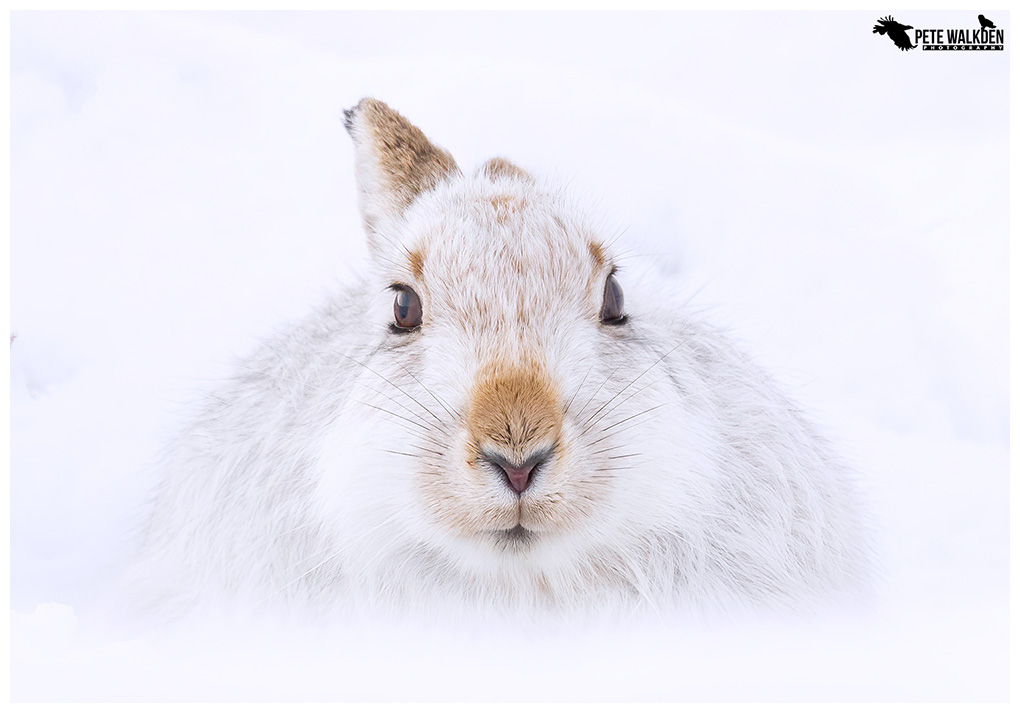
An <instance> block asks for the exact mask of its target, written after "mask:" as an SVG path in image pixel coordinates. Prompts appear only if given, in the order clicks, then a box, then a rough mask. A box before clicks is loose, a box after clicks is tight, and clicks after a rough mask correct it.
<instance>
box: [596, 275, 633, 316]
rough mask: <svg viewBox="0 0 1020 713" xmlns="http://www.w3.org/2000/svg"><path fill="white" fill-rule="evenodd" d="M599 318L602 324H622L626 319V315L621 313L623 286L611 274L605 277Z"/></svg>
mask: <svg viewBox="0 0 1020 713" xmlns="http://www.w3.org/2000/svg"><path fill="white" fill-rule="evenodd" d="M599 319H601V320H602V324H623V323H624V322H626V321H627V316H626V315H625V314H624V313H623V288H621V287H620V283H619V282H617V281H616V278H615V277H613V276H612V275H610V276H609V277H608V278H607V279H606V288H605V290H604V291H603V293H602V313H601V314H600V315H599Z"/></svg>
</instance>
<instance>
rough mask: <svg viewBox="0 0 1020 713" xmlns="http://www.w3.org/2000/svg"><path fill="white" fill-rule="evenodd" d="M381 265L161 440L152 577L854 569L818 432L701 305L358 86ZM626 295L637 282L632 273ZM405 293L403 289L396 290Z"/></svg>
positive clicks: (364, 585)
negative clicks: (663, 288) (637, 273)
mask: <svg viewBox="0 0 1020 713" xmlns="http://www.w3.org/2000/svg"><path fill="white" fill-rule="evenodd" d="M349 128H350V130H351V133H352V136H353V137H354V139H355V146H356V151H357V159H358V179H359V185H360V187H361V190H362V210H363V214H364V217H365V224H366V228H367V230H368V234H369V244H370V247H371V249H372V253H373V258H374V263H375V272H374V273H373V274H372V275H371V276H370V278H369V279H368V280H367V281H366V282H365V283H364V284H362V285H359V286H358V287H356V288H354V289H352V290H351V291H350V292H349V293H347V294H346V295H345V296H343V297H341V298H340V299H338V300H336V301H334V302H331V303H329V304H328V305H326V306H325V307H324V308H323V309H322V310H320V311H319V312H318V313H317V314H315V315H313V316H312V317H311V318H310V319H309V320H307V321H306V322H305V323H303V324H301V325H299V326H298V327H296V328H294V329H292V330H291V331H290V332H288V333H286V334H284V335H283V336H280V337H278V338H276V339H275V340H273V341H271V342H269V343H267V344H266V345H265V346H264V347H263V349H262V350H261V351H260V352H259V353H258V354H256V355H255V356H254V357H253V358H251V359H249V360H248V361H246V362H244V363H243V364H242V365H241V367H240V369H239V373H238V375H237V376H236V377H235V378H234V379H233V380H232V381H231V382H230V383H229V384H228V385H227V386H226V387H225V388H223V389H221V390H220V391H218V392H216V393H215V394H213V395H212V396H211V397H210V398H209V399H208V400H207V402H206V403H205V405H204V406H203V408H202V409H201V411H200V413H199V415H198V417H197V418H196V419H195V420H194V421H193V423H192V424H191V425H190V426H189V427H188V428H187V429H186V430H185V431H184V433H183V434H182V435H181V436H180V437H179V439H178V440H177V441H176V442H175V444H173V445H172V447H171V449H170V451H169V454H168V457H167V459H166V462H165V464H164V473H165V476H164V480H163V483H162V485H161V487H160V490H159V492H158V494H157V496H156V499H155V503H154V509H153V515H152V517H151V520H150V522H149V524H148V526H147V528H146V533H145V541H144V544H143V548H142V553H141V556H140V559H139V563H138V565H137V567H136V568H135V575H136V577H137V579H138V581H139V582H141V583H143V584H144V586H145V588H146V590H147V591H148V592H150V593H152V595H153V597H154V598H153V599H152V600H151V601H152V604H154V605H158V606H163V607H165V606H174V605H179V606H180V607H182V608H188V607H190V606H193V605H195V604H196V603H198V602H201V601H212V600H222V599H223V598H224V597H226V598H228V599H231V600H235V601H236V600H240V599H243V600H249V601H255V602H272V601H293V600H301V601H302V602H305V603H308V604H311V605H313V606H315V607H329V606H332V605H334V604H337V603H343V602H376V603H378V602H384V603H387V604H394V605H399V606H404V607H408V606H410V607H413V606H416V605H420V604H425V603H429V602H433V601H436V600H443V601H447V602H449V601H455V602H461V603H463V604H465V605H470V606H487V605H492V606H496V607H500V608H507V607H511V608H514V607H523V608H534V607H540V608H568V609H585V608H590V607H596V606H599V605H607V604H608V605H617V604H626V605H630V604H650V605H652V606H669V605H673V604H680V605H686V604H692V603H694V604H700V603H705V602H720V603H754V602H763V603H773V602H785V603H790V602H799V601H805V600H809V599H816V598H817V597H818V596H820V595H826V594H830V593H833V592H836V591H845V590H847V589H852V588H854V587H855V586H856V585H857V583H858V582H859V580H860V577H861V575H862V573H863V570H864V564H865V563H864V555H863V553H864V549H865V548H864V544H863V538H862V533H861V523H860V514H859V512H858V506H857V502H856V499H855V495H854V493H853V488H852V486H851V484H850V483H849V481H848V479H847V476H846V474H845V472H844V471H843V469H842V468H841V467H840V465H839V464H838V463H837V462H836V461H835V460H834V459H833V457H832V455H831V454H830V453H829V450H828V448H827V446H826V445H825V443H824V442H823V441H822V440H821V439H820V438H819V437H818V436H817V435H816V434H815V433H814V431H813V430H812V429H811V427H810V426H809V425H808V424H807V423H806V422H805V421H804V419H803V418H802V417H801V416H800V415H799V413H798V412H797V410H796V409H795V408H794V407H793V406H792V405H791V404H790V403H789V402H787V401H786V399H785V398H784V397H783V396H782V395H781V394H780V393H779V392H778V391H777V389H776V388H775V387H774V386H773V384H772V383H771V381H770V380H769V379H768V378H767V377H765V376H764V375H762V374H761V373H760V372H759V371H758V370H757V369H756V368H755V367H753V366H752V365H750V364H749V363H748V362H747V361H746V360H745V359H744V358H743V357H742V356H741V355H740V354H739V353H738V352H737V351H735V350H734V349H733V347H732V346H731V345H730V344H729V343H728V342H727V341H726V340H725V339H724V338H722V337H721V336H719V335H718V334H717V333H716V332H714V331H713V330H711V329H708V328H706V327H704V326H702V325H700V324H699V323H698V322H697V321H696V320H695V319H693V318H691V317H690V315H688V314H686V313H684V311H683V309H682V308H681V307H680V306H678V305H674V304H672V303H671V301H670V300H669V299H668V297H664V296H663V295H662V294H660V293H656V292H654V291H650V292H648V293H647V294H643V293H642V291H641V287H640V285H636V284H633V282H631V281H628V280H627V279H625V276H621V278H620V281H619V283H618V282H617V280H616V278H615V277H613V274H614V272H615V271H616V267H617V266H616V264H615V263H614V261H613V258H612V256H611V255H610V253H609V250H608V248H607V247H606V246H605V245H604V244H603V243H602V241H601V240H600V239H599V236H598V233H597V232H596V231H594V230H593V229H592V228H591V226H589V225H587V224H586V223H585V222H584V220H583V219H582V218H581V217H579V216H578V215H577V213H576V210H574V209H573V208H572V207H571V206H570V205H568V204H566V203H565V202H564V201H563V200H562V199H561V198H560V197H559V196H558V195H557V194H556V193H555V192H550V191H548V190H546V189H544V188H542V187H540V186H539V185H538V184H537V183H536V182H535V181H534V180H533V179H532V178H531V177H530V176H528V174H526V173H524V172H523V171H521V170H520V169H518V168H516V167H514V166H513V165H512V164H509V163H507V162H505V161H502V160H493V161H491V162H489V163H488V164H486V165H485V166H484V167H483V169H482V170H481V171H479V172H478V174H476V175H474V176H470V177H464V176H462V175H460V172H459V170H458V169H457V167H456V164H454V163H453V161H452V159H451V158H449V156H448V154H446V153H445V152H443V151H442V150H441V149H438V148H436V147H434V146H433V145H431V144H429V143H428V142H427V141H426V140H425V139H424V136H422V135H421V133H420V132H418V131H417V129H414V127H411V126H410V125H409V124H407V123H406V122H405V121H404V120H403V119H402V117H400V116H399V115H397V114H395V113H394V112H392V111H391V110H389V109H388V108H386V107H385V105H382V104H380V103H378V102H374V101H371V100H366V101H365V102H362V104H360V105H359V107H358V108H357V109H356V110H354V111H352V112H351V113H350V116H349ZM620 283H623V284H624V285H625V289H626V293H627V307H628V308H627V310H626V312H624V311H623V309H622V294H623V292H622V290H621V288H620ZM394 295H396V298H394Z"/></svg>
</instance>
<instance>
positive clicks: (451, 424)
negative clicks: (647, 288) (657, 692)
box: [385, 171, 626, 552]
mask: <svg viewBox="0 0 1020 713" xmlns="http://www.w3.org/2000/svg"><path fill="white" fill-rule="evenodd" d="M402 228H403V230H402V231H401V235H400V236H399V237H398V238H397V242H398V243H399V244H400V245H401V248H402V249H401V250H399V251H397V252H396V253H395V254H394V258H393V260H392V262H391V263H389V264H388V269H387V270H386V272H385V279H386V281H388V282H390V283H391V284H395V285H403V286H406V287H407V288H409V289H410V290H413V292H414V294H416V295H417V296H418V298H419V299H420V303H421V315H422V316H421V324H420V326H418V327H416V328H414V329H413V330H412V331H408V332H406V333H399V332H397V333H396V334H393V335H392V336H391V339H392V340H393V341H394V342H397V343H403V344H406V351H407V352H408V353H409V354H414V355H415V356H416V358H415V359H414V362H413V363H410V364H406V365H405V366H407V368H408V369H409V370H410V371H411V373H412V375H413V377H414V378H415V379H417V380H418V382H420V385H421V390H423V391H425V390H426V389H427V391H425V394H424V395H423V399H422V400H423V402H424V401H425V400H427V397H428V396H429V392H431V395H432V396H433V397H434V401H435V402H437V403H436V404H435V408H433V409H432V410H433V411H438V413H436V416H438V418H437V419H435V429H434V430H431V429H430V430H431V435H430V438H428V439H427V440H426V439H424V438H423V436H424V434H418V440H419V441H420V442H419V443H418V444H417V446H418V448H419V453H420V454H421V457H420V458H419V459H418V460H419V464H418V470H419V477H418V478H417V482H416V490H417V491H418V496H419V499H420V504H421V506H422V507H423V508H425V509H426V510H427V511H428V513H429V515H430V516H431V517H432V518H434V519H435V521H436V522H437V523H440V524H441V525H442V526H443V527H445V528H448V529H449V531H450V532H451V533H455V534H456V535H459V536H463V537H467V538H469V539H473V540H476V541H478V542H480V543H483V544H486V545H489V546H491V547H494V548H496V549H497V550H498V551H508V552H518V551H521V550H524V549H527V548H528V547H529V546H531V545H533V544H535V542H536V540H538V539H540V538H541V537H542V536H543V535H546V536H547V535H553V534H558V533H562V532H568V531H571V530H576V529H578V528H580V527H582V526H583V525H584V523H585V522H586V520H587V519H588V518H589V517H590V516H591V513H592V511H593V509H595V508H598V507H599V505H600V504H601V503H603V501H604V500H605V498H606V497H607V492H608V490H609V489H610V488H611V482H610V481H611V476H612V471H613V470H614V468H613V465H614V464H615V463H618V462H620V461H622V460H625V458H623V456H625V453H624V452H623V450H625V449H622V448H621V447H614V446H615V445H616V444H614V443H612V442H611V441H610V442H609V443H606V442H605V441H603V442H602V443H598V444H595V445H594V446H589V445H588V444H587V442H586V441H585V440H584V439H583V438H582V432H584V431H585V429H586V427H587V426H588V425H589V424H587V423H584V419H583V418H581V416H582V407H583V406H584V405H585V403H584V401H581V400H580V399H579V398H575V399H574V402H573V403H572V402H571V399H572V397H575V396H580V394H579V390H580V388H581V387H582V386H583V384H582V383H581V379H582V377H587V380H588V381H589V385H591V384H596V383H600V382H601V381H604V380H605V379H606V378H607V377H608V371H611V369H610V370H607V369H604V368H602V367H603V366H604V365H608V364H609V363H611V362H609V361H608V360H606V361H603V365H601V366H600V365H599V354H608V353H610V352H611V351H612V350H613V344H614V342H616V341H618V340H620V339H622V338H624V336H625V335H624V334H623V331H624V330H626V321H625V319H623V318H622V315H621V318H617V319H615V320H612V321H611V322H610V321H603V320H602V319H601V313H602V308H603V298H604V293H605V291H606V284H607V281H608V280H609V279H610V275H611V273H612V272H613V270H614V266H613V264H612V262H611V261H610V260H609V258H608V257H607V256H606V252H605V249H604V248H603V247H602V245H601V243H600V242H599V241H598V240H597V238H596V237H595V236H594V234H592V233H589V232H587V231H585V230H584V229H583V228H581V227H580V226H578V225H576V224H574V223H573V222H572V221H571V220H570V219H569V218H568V216H567V214H564V213H563V207H562V206H560V205H557V204H556V201H555V200H554V199H553V197H552V196H549V195H546V194H544V193H543V192H542V191H540V190H539V189H538V188H537V187H535V186H534V185H532V184H531V183H530V182H528V181H525V180H521V179H518V178H516V177H509V178H504V179H499V178H497V180H492V179H490V178H489V177H488V176H487V175H486V172H484V171H483V172H482V175H480V176H478V177H476V178H475V179H472V180H468V179H461V180H459V181H457V182H455V183H452V184H450V185H444V186H441V187H440V188H439V189H438V190H436V191H434V192H433V193H431V194H429V195H427V196H425V197H423V199H422V200H421V202H420V204H416V205H415V206H413V207H412V209H411V210H410V211H409V212H408V215H407V220H406V223H405V224H404V225H403V226H402ZM579 365H589V366H591V372H592V373H590V374H585V373H581V374H578V373H577V372H578V371H579V369H578V367H579ZM586 369H587V367H586ZM415 372H417V373H415ZM604 372H606V373H604ZM597 380H598V381H597ZM587 395H588V394H587V393H586V397H587ZM589 415H590V414H589ZM419 417H420V418H422V420H424V421H425V422H426V423H428V422H429V421H430V417H429V415H428V414H427V413H420V414H419ZM440 422H441V424H442V425H440ZM408 435H409V436H410V435H411V434H408ZM585 435H587V434H585ZM607 440H609V439H607ZM421 441H424V442H421Z"/></svg>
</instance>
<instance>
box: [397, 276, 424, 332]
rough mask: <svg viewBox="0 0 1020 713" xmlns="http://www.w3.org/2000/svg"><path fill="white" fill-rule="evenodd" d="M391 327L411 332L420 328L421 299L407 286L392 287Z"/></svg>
mask: <svg viewBox="0 0 1020 713" xmlns="http://www.w3.org/2000/svg"><path fill="white" fill-rule="evenodd" d="M393 291H394V292H396V293H397V294H396V297H394V298H393V326H394V327H396V328H397V329H402V330H411V329H415V328H417V327H420V326H421V299H420V298H419V297H418V295H417V294H416V293H415V291H414V290H412V289H411V288H410V287H408V286H407V285H394V286H393Z"/></svg>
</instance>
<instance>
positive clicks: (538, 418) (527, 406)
mask: <svg viewBox="0 0 1020 713" xmlns="http://www.w3.org/2000/svg"><path fill="white" fill-rule="evenodd" d="M467 420H468V431H469V433H470V437H471V441H472V442H473V446H474V447H475V448H476V449H477V453H478V454H479V456H480V459H481V460H484V461H485V462H487V463H488V464H489V465H490V466H492V470H493V471H494V472H495V473H497V474H501V475H502V476H503V477H504V480H505V482H506V484H507V485H508V486H509V487H510V488H511V489H512V490H513V491H515V492H516V493H518V494H519V493H523V492H524V491H525V490H526V489H527V488H528V487H529V486H530V485H531V484H532V482H534V479H535V476H536V474H537V473H538V472H539V471H540V470H541V468H542V466H543V465H544V464H545V463H547V462H548V461H549V459H550V458H551V457H552V454H553V451H554V449H555V448H556V446H557V444H558V443H559V440H560V435H561V431H562V427H563V411H562V409H561V408H560V406H559V399H558V397H557V394H556V390H555V388H554V387H553V385H552V381H551V380H550V379H549V377H548V376H547V375H546V372H545V370H544V369H543V368H542V367H540V366H538V365H535V364H528V365H527V366H507V365H502V364H497V365H489V366H487V367H486V368H484V369H482V370H481V371H480V372H479V376H478V378H477V379H476V381H475V385H474V388H473V390H472V394H471V406H470V409H469V411H468V419H467Z"/></svg>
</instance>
